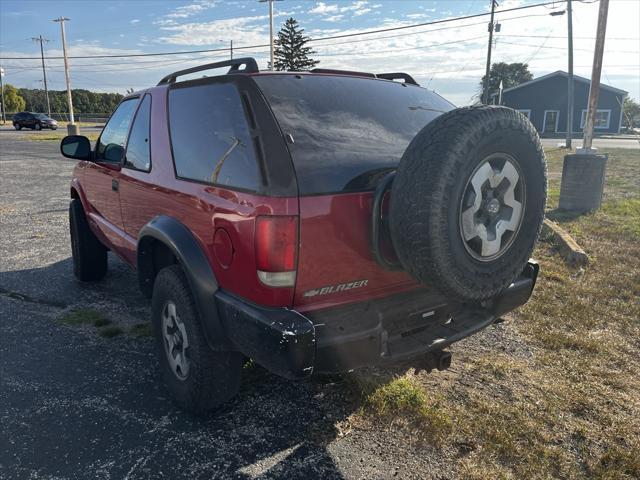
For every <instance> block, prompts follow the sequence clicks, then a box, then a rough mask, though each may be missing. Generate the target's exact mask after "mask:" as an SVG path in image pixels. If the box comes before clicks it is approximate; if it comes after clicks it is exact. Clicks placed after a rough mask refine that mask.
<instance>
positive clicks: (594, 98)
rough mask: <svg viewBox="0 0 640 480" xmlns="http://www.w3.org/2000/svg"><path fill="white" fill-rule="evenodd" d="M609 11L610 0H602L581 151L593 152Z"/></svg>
mask: <svg viewBox="0 0 640 480" xmlns="http://www.w3.org/2000/svg"><path fill="white" fill-rule="evenodd" d="M608 13H609V0H600V8H599V10H598V28H597V31H596V47H595V51H594V53H593V68H592V69H591V86H590V87H589V103H588V105H587V119H586V121H585V124H584V141H583V143H582V148H581V149H580V153H587V154H588V153H593V152H594V150H593V149H592V148H591V144H592V141H593V127H594V124H595V121H596V112H597V110H598V97H599V96H600V76H601V74H602V57H603V56H604V39H605V36H606V33H607V14H608Z"/></svg>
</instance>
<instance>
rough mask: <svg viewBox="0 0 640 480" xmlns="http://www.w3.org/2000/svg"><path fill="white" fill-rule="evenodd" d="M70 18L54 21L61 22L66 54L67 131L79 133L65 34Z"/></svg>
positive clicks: (63, 47) (60, 18)
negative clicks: (74, 109) (65, 26)
mask: <svg viewBox="0 0 640 480" xmlns="http://www.w3.org/2000/svg"><path fill="white" fill-rule="evenodd" d="M68 20H70V19H69V18H66V17H58V18H55V19H54V20H53V21H54V22H59V23H60V29H61V31H62V55H63V56H64V76H65V79H66V81H67V102H68V103H69V120H70V122H69V124H68V125H67V133H68V134H69V135H77V134H78V132H79V128H78V126H77V125H76V124H75V121H74V118H73V101H72V100H71V80H70V78H69V61H68V59H67V38H66V36H65V34H64V22H66V21H68Z"/></svg>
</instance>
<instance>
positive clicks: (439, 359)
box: [417, 350, 451, 373]
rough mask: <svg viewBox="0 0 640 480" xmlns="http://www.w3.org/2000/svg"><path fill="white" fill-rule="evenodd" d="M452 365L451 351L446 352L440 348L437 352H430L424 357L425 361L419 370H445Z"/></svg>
mask: <svg viewBox="0 0 640 480" xmlns="http://www.w3.org/2000/svg"><path fill="white" fill-rule="evenodd" d="M450 366H451V352H444V351H442V350H439V351H437V352H430V353H427V355H426V356H425V357H424V363H423V364H422V366H421V367H420V368H417V370H418V371H419V370H426V371H427V373H431V371H432V370H438V371H440V372H441V371H443V370H446V369H447V368H449V367H450Z"/></svg>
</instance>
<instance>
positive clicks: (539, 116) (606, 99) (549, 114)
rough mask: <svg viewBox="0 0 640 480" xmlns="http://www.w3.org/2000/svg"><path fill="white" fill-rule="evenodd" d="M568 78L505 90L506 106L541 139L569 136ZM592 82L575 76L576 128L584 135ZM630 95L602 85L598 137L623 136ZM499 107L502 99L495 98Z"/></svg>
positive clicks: (562, 75) (560, 76) (541, 80)
mask: <svg viewBox="0 0 640 480" xmlns="http://www.w3.org/2000/svg"><path fill="white" fill-rule="evenodd" d="M567 79H568V74H567V73H566V72H563V71H560V70H558V71H557V72H553V73H550V74H548V75H544V76H542V77H538V78H534V79H533V80H531V81H529V82H525V83H522V84H520V85H518V86H516V87H511V88H507V89H505V90H503V92H502V104H503V105H506V106H507V107H511V108H514V109H516V110H519V111H520V112H522V113H524V114H525V115H527V116H528V117H529V120H531V123H533V125H534V126H535V127H536V128H537V129H538V132H540V134H541V135H546V136H553V135H556V134H558V135H560V134H566V131H567V90H568V88H567V87H568V85H567V84H568V80H567ZM590 83H591V82H590V80H589V79H586V78H583V77H579V76H577V75H574V76H573V94H574V97H573V98H574V110H573V128H572V132H574V133H582V129H583V128H584V123H585V117H586V114H587V101H588V98H589V85H590ZM626 96H627V92H625V91H624V90H620V89H618V88H614V87H610V86H609V85H604V84H600V96H599V98H598V111H597V113H596V121H595V127H594V133H595V134H596V135H597V134H600V133H619V132H620V127H621V125H622V104H623V103H624V98H625V97H626ZM493 98H494V102H495V103H497V100H498V96H497V95H494V97H493Z"/></svg>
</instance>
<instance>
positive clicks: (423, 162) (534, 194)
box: [389, 106, 547, 300]
mask: <svg viewBox="0 0 640 480" xmlns="http://www.w3.org/2000/svg"><path fill="white" fill-rule="evenodd" d="M546 197H547V174H546V162H545V158H544V152H543V150H542V145H541V143H540V139H539V137H538V134H537V132H536V130H535V129H534V127H533V125H531V123H530V122H529V120H528V119H527V118H526V117H525V116H524V115H522V114H520V113H518V112H517V111H515V110H512V109H510V108H505V107H495V106H473V107H465V108H459V109H455V110H452V111H450V112H447V113H445V114H443V115H441V116H439V117H438V118H436V119H435V120H433V121H432V122H431V123H429V124H428V125H427V126H426V127H424V128H423V129H422V130H421V131H420V132H419V133H418V134H417V135H416V136H415V138H414V139H413V140H412V141H411V144H410V145H409V146H408V147H407V150H406V151H405V152H404V155H403V156H402V159H401V161H400V165H399V166H398V170H397V173H396V176H395V179H394V182H393V186H392V189H391V204H390V219H389V220H390V228H391V238H392V241H393V246H394V248H395V251H396V254H397V256H398V259H399V261H400V263H401V265H402V266H403V268H404V269H405V270H407V271H408V272H409V273H410V274H411V275H412V276H413V277H414V278H416V279H417V280H418V281H420V282H422V283H425V284H428V285H432V286H434V287H436V288H438V289H439V290H440V291H442V293H444V294H445V295H448V296H453V297H455V298H459V299H463V300H484V299H488V298H491V297H493V296H495V295H497V294H498V293H500V292H501V291H502V290H503V289H504V288H506V287H507V286H509V284H510V283H511V282H512V281H513V280H514V279H515V278H516V277H517V276H518V275H519V274H520V273H521V272H522V270H523V268H524V266H525V264H526V262H527V261H528V259H529V257H530V255H531V252H532V251H533V247H534V245H535V241H536V239H537V237H538V234H539V232H540V228H541V226H542V221H543V217H544V208H545V203H546Z"/></svg>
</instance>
